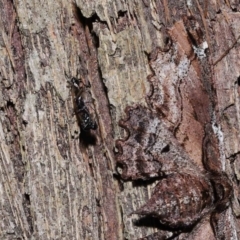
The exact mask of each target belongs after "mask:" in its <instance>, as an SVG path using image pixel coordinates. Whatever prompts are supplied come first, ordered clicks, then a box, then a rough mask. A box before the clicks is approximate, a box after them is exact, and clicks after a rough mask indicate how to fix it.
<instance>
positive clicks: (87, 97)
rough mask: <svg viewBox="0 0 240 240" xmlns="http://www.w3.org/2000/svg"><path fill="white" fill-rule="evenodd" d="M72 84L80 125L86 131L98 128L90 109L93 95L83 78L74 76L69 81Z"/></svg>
mask: <svg viewBox="0 0 240 240" xmlns="http://www.w3.org/2000/svg"><path fill="white" fill-rule="evenodd" d="M68 82H69V84H70V86H71V87H72V88H73V89H74V95H75V100H74V105H75V106H74V109H75V113H76V116H77V119H78V122H79V125H80V128H81V130H82V131H84V132H88V131H90V130H96V129H97V123H96V121H95V120H94V119H93V117H92V115H93V114H92V113H91V112H90V110H89V109H91V108H92V97H91V94H90V93H89V91H88V90H87V88H89V87H90V86H86V85H84V84H83V82H82V80H79V79H77V78H75V77H72V78H71V80H70V81H68Z"/></svg>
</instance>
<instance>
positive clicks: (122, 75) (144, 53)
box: [0, 0, 240, 240]
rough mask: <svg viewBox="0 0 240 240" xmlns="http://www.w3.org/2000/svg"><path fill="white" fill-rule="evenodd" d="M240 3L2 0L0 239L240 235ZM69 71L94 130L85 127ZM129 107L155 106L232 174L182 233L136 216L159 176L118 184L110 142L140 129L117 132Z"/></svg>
mask: <svg viewBox="0 0 240 240" xmlns="http://www.w3.org/2000/svg"><path fill="white" fill-rule="evenodd" d="M239 11H240V5H239V3H238V1H236V0H229V1H221V0H219V1H213V0H210V1H200V0H196V1H190V0H189V1H187V0H186V1H183V0H180V1H172V0H170V1H166V0H155V1H147V0H141V1H131V0H129V1H120V0H115V1H111V0H110V1H100V0H99V1H97V0H92V1H83V0H77V1H76V2H75V3H71V2H70V1H69V2H68V1H65V0H62V1H32V0H26V1H21V0H13V1H10V0H0V30H1V32H0V60H1V68H0V88H1V93H0V144H1V148H0V171H1V174H0V216H1V219H2V220H1V222H0V239H9V240H12V239H80V240H82V239H96V240H98V239H107V240H114V239H131V240H132V239H139V238H143V237H145V236H148V235H151V234H154V233H155V235H152V238H150V237H148V238H146V239H167V238H169V237H170V238H171V239H204V240H207V239H238V236H239V234H240V233H239V229H240V221H239V216H240V207H239V201H240V193H239V181H240V154H239V153H240V144H239V142H240V141H239V140H240V138H239V130H240V125H239V121H240V113H239V109H240V107H239V106H240V97H239V94H240V71H239V63H240V45H239V37H240V13H239ZM72 77H75V78H78V79H81V81H82V86H83V89H84V91H85V92H87V93H88V94H90V95H91V98H92V102H91V103H89V102H84V104H85V107H86V108H87V110H86V111H87V112H89V116H90V117H91V118H92V120H93V121H96V123H97V125H98V128H97V129H96V130H94V129H91V130H87V131H84V129H83V126H82V125H81V121H82V120H83V119H82V116H81V115H80V114H79V112H77V111H78V110H79V109H78V105H77V104H76V98H77V97H79V96H78V95H77V94H78V93H76V91H74V89H73V88H74V87H71V85H70V84H69V83H68V81H69V80H70V79H71V78H72ZM79 94H80V96H82V95H81V92H80V93H79ZM127 106H135V107H136V106H140V109H142V107H146V108H147V109H148V111H150V112H154V116H155V117H156V118H157V119H161V121H163V122H164V123H165V125H166V128H168V131H171V132H172V134H173V136H174V137H172V139H171V138H169V139H170V140H169V143H170V144H171V142H174V143H175V142H176V144H177V146H179V148H181V149H183V150H181V151H180V152H179V153H178V154H179V156H180V157H183V156H182V155H184V156H188V157H187V159H189V160H187V161H189V162H190V163H189V165H191V166H192V165H194V166H196V167H197V168H198V169H200V170H199V171H201V172H204V174H205V175H204V176H210V177H209V178H208V179H211V176H212V174H213V173H217V174H218V176H219V175H220V176H221V175H224V176H226V177H227V179H228V180H229V181H230V182H231V186H232V189H231V191H232V195H231V194H230V193H229V194H228V195H229V196H225V200H226V201H225V202H224V204H225V205H226V206H225V205H224V209H221V211H220V210H218V212H216V209H217V208H218V205H217V203H216V202H218V200H219V199H218V198H221V197H220V195H219V193H218V192H217V193H212V195H213V196H212V197H213V199H214V203H213V204H212V205H211V206H209V209H208V208H207V210H208V211H206V212H207V213H206V214H202V215H201V217H199V220H198V221H197V222H196V223H194V224H192V226H191V227H190V228H188V229H184V228H181V226H179V227H177V228H173V229H169V227H168V226H162V223H161V224H160V225H159V224H158V220H159V219H155V218H154V217H153V218H152V219H150V220H152V221H149V219H147V220H146V219H145V220H144V219H143V218H141V216H137V215H135V214H131V213H132V212H133V211H135V210H137V209H139V208H140V207H141V206H143V205H144V203H145V202H146V201H147V200H148V199H149V198H150V197H151V195H152V191H153V189H154V188H155V186H156V184H157V182H158V181H159V178H160V179H161V177H162V176H159V175H157V178H156V177H153V178H151V177H148V180H150V181H143V182H142V181H132V180H131V179H134V177H133V173H131V174H130V175H129V176H128V177H126V178H125V180H128V181H124V180H123V179H124V176H125V175H124V171H123V172H121V169H119V168H116V166H118V164H119V163H123V157H124V156H125V155H124V154H126V153H121V151H120V150H119V148H116V147H115V141H116V140H117V139H124V140H122V141H121V144H124V143H125V142H126V141H127V138H126V137H129V134H131V133H132V132H133V133H134V131H138V129H137V128H134V126H133V129H131V131H125V130H124V128H122V127H120V126H119V120H121V119H125V122H126V121H128V120H127V119H126V116H127V115H128V114H129V113H128V112H126V113H125V112H124V110H125V108H126V107H127ZM79 118H80V119H79ZM149 121H150V120H149ZM124 124H125V129H126V128H127V127H126V125H127V124H126V123H122V126H124ZM136 124H137V123H136ZM209 124H210V125H211V126H212V128H211V129H210V130H209V128H208V126H209ZM128 130H129V129H128ZM143 135H144V134H143ZM157 137H158V138H159V139H160V140H159V141H161V138H160V136H157ZM158 138H157V139H158ZM173 138H174V139H173ZM146 140H149V139H146ZM136 141H137V139H136ZM212 145H213V147H212ZM130 147H131V148H130V149H131V150H130V151H129V154H130V155H131V153H132V152H134V151H135V149H134V147H133V145H132V146H130ZM170 147H171V146H170ZM165 150H166V149H165ZM119 154H120V155H121V154H123V155H122V156H120V157H119ZM116 155H117V156H118V157H116ZM184 159H186V158H184ZM125 160H126V159H124V161H125ZM131 160H132V159H127V160H126V161H127V163H125V162H124V164H125V165H127V166H128V164H129V165H130V164H131V163H130V161H131ZM189 169H190V171H191V167H189ZM116 170H117V171H116ZM145 170H146V171H148V170H149V169H145ZM149 171H150V170H149ZM173 171H176V172H178V173H181V172H184V171H185V169H183V168H178V169H174V170H173ZM153 172H154V170H151V171H150V173H153ZM140 174H142V172H141V173H140ZM157 174H158V173H157ZM165 174H167V172H164V171H163V172H162V175H165ZM150 175H151V174H149V176H150ZM196 175H198V173H196ZM183 176H184V174H183ZM136 179H137V178H136ZM176 181H177V179H176ZM209 181H210V180H209ZM213 182H214V181H213ZM213 184H216V182H214V183H213ZM193 189H194V186H193ZM222 191H223V194H225V193H227V191H226V189H223V190H222ZM229 191H230V190H229ZM231 191H230V192H231ZM201 200H202V201H204V199H201ZM220 200H221V199H220ZM180 206H181V204H180ZM191 211H193V209H190V210H189V212H191ZM171 214H172V215H171ZM150 217H151V216H150ZM168 217H170V218H173V219H174V216H173V213H171V212H169V213H168ZM136 219H137V220H136ZM160 222H161V219H160Z"/></svg>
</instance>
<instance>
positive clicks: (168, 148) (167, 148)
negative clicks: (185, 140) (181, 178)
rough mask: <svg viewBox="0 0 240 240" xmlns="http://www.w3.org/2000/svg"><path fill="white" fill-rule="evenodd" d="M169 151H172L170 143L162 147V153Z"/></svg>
mask: <svg viewBox="0 0 240 240" xmlns="http://www.w3.org/2000/svg"><path fill="white" fill-rule="evenodd" d="M169 151H170V147H169V145H167V146H165V147H164V148H163V149H162V151H161V153H167V152H169Z"/></svg>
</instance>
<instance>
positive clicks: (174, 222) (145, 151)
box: [116, 105, 232, 239]
mask: <svg viewBox="0 0 240 240" xmlns="http://www.w3.org/2000/svg"><path fill="white" fill-rule="evenodd" d="M126 114H127V118H126V119H125V120H121V121H120V126H121V127H123V128H124V129H125V130H126V131H127V132H128V136H127V138H126V139H124V140H117V142H116V146H117V148H118V150H119V152H118V154H117V163H118V165H119V166H120V167H121V174H120V175H121V178H122V179H124V180H138V179H142V180H149V179H151V178H157V177H158V178H159V179H160V180H159V183H158V184H157V185H156V187H155V189H154V191H153V193H152V196H151V198H150V199H149V200H148V201H147V202H146V203H145V204H144V205H143V206H142V207H140V208H139V209H137V210H136V211H134V212H133V213H135V214H138V215H142V216H150V217H154V218H157V219H158V220H159V221H160V223H161V224H162V225H165V226H166V227H170V228H172V229H177V230H179V229H186V228H190V227H192V226H194V224H196V223H197V222H198V221H200V220H201V219H202V218H203V217H204V216H205V215H207V214H216V213H219V212H222V211H223V210H225V209H226V208H227V207H228V205H229V201H230V198H231V196H232V185H231V182H230V180H229V179H228V177H227V176H226V174H225V173H224V172H216V171H214V172H211V171H209V170H208V171H207V170H206V171H203V170H201V169H200V168H199V167H198V166H197V165H196V164H195V163H194V162H193V160H192V159H191V158H190V157H189V155H188V154H187V153H186V151H185V150H184V148H183V147H182V146H181V145H180V144H179V143H178V141H177V139H176V138H175V137H174V135H173V134H172V132H171V131H170V130H168V128H167V127H166V125H165V124H164V122H163V121H162V119H160V118H159V116H158V114H157V113H156V112H154V111H152V110H150V109H147V108H145V107H142V106H140V105H136V106H135V107H128V108H127V109H126ZM146 239H148V238H146ZM149 239H151V238H149Z"/></svg>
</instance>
